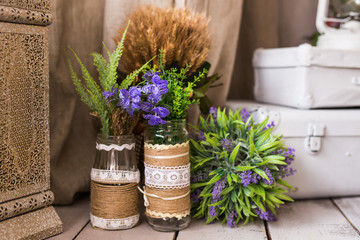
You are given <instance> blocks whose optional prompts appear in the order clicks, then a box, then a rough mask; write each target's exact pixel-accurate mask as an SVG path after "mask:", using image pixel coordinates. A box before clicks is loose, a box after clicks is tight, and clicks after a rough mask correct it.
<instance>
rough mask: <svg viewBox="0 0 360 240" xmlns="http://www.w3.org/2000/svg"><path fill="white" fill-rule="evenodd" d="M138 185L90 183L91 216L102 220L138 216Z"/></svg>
mask: <svg viewBox="0 0 360 240" xmlns="http://www.w3.org/2000/svg"><path fill="white" fill-rule="evenodd" d="M137 186H138V184H137V183H127V184H121V185H108V184H107V185H105V184H101V183H97V182H95V181H91V214H92V215H94V216H97V217H101V218H104V219H119V218H126V217H129V216H133V215H136V214H138V212H139V207H138V189H137Z"/></svg>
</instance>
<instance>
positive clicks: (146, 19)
mask: <svg viewBox="0 0 360 240" xmlns="http://www.w3.org/2000/svg"><path fill="white" fill-rule="evenodd" d="M128 20H129V21H131V22H132V23H133V24H132V25H131V27H130V28H129V29H128V33H127V38H126V40H125V44H126V46H127V49H126V50H125V51H124V54H123V57H122V59H121V62H120V65H119V70H120V72H121V73H122V74H120V75H121V76H122V75H123V74H124V75H125V76H126V75H127V74H129V73H131V72H133V71H134V70H135V69H138V68H139V67H141V66H142V65H143V64H145V63H146V62H147V60H148V59H151V58H152V57H153V56H155V55H157V54H159V52H160V51H162V65H163V68H164V69H165V70H169V69H173V68H176V69H178V70H180V69H186V73H185V75H186V78H185V79H184V82H185V84H187V83H188V82H194V81H196V80H197V79H196V77H197V76H199V74H200V72H202V71H203V69H204V68H205V69H207V73H208V71H209V69H210V66H211V65H210V63H208V62H205V60H206V58H207V57H208V54H209V51H210V45H211V38H210V33H209V30H208V22H209V20H208V19H207V18H206V16H205V14H198V13H194V12H191V11H189V10H187V9H178V8H168V9H162V8H157V7H153V6H145V7H139V8H137V9H136V10H134V11H133V12H132V13H131V14H130V16H129V18H128ZM124 30H125V28H124V27H121V28H120V29H119V30H118V32H117V34H116V36H115V37H114V40H115V41H116V42H117V43H119V42H120V41H121V36H122V34H123V32H124ZM159 61H160V59H155V60H154V61H153V63H152V64H153V66H154V65H156V66H160V62H159ZM207 73H206V74H203V75H201V76H202V78H201V79H198V82H197V84H196V86H194V91H193V94H192V96H191V98H192V99H198V100H199V104H200V109H201V111H202V112H203V113H206V114H207V113H208V112H209V108H210V106H211V103H210V101H209V99H208V97H207V96H206V91H207V90H208V88H209V87H214V85H213V83H214V82H215V81H216V80H218V79H219V76H218V75H217V74H214V75H212V76H208V75H207ZM123 77H124V76H123Z"/></svg>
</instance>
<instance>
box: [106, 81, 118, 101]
mask: <svg viewBox="0 0 360 240" xmlns="http://www.w3.org/2000/svg"><path fill="white" fill-rule="evenodd" d="M118 90H119V88H116V89H115V85H114V86H112V88H111V90H110V91H105V92H103V96H104V97H105V100H107V99H108V98H112V99H110V100H109V101H108V103H109V102H111V101H114V100H116V99H115V98H114V97H115V96H116V93H117V92H118Z"/></svg>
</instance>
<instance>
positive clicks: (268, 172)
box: [264, 168, 274, 185]
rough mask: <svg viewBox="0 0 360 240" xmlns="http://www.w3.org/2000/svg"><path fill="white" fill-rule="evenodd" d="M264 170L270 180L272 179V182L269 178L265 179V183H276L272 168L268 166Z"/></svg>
mask: <svg viewBox="0 0 360 240" xmlns="http://www.w3.org/2000/svg"><path fill="white" fill-rule="evenodd" d="M264 171H265V173H266V175H267V176H268V178H269V180H270V182H269V181H268V180H266V179H264V183H265V184H266V185H271V184H273V183H274V179H273V176H272V175H271V172H270V170H269V169H268V168H265V170H264Z"/></svg>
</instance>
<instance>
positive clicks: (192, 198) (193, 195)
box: [190, 188, 203, 203]
mask: <svg viewBox="0 0 360 240" xmlns="http://www.w3.org/2000/svg"><path fill="white" fill-rule="evenodd" d="M202 189H203V188H198V189H196V191H195V192H192V193H191V194H190V201H191V202H192V203H197V202H200V201H201V200H202V199H203V197H200V196H199V195H200V193H201V191H202Z"/></svg>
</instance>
